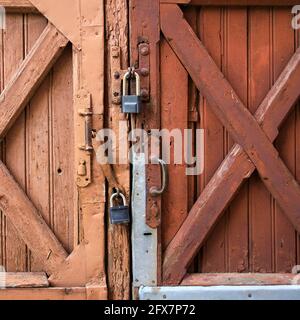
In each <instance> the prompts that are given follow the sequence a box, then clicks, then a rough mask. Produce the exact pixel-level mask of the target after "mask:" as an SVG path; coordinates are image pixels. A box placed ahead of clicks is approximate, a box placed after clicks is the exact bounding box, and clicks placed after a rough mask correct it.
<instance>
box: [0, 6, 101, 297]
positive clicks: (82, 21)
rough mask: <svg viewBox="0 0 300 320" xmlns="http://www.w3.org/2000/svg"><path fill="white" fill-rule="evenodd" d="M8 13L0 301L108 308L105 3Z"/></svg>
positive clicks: (1, 128)
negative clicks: (99, 147) (95, 148)
mask: <svg viewBox="0 0 300 320" xmlns="http://www.w3.org/2000/svg"><path fill="white" fill-rule="evenodd" d="M0 5H1V6H2V9H5V11H6V14H5V20H6V21H5V22H6V25H4V26H3V30H1V32H0V46H1V50H0V51H1V54H0V70H1V72H0V73H1V76H0V83H1V91H2V93H1V98H0V101H1V102H0V137H1V161H0V209H1V211H0V264H1V265H3V267H4V268H5V270H6V271H7V273H6V274H5V281H4V283H1V289H2V285H3V287H4V288H5V289H3V290H0V299H89V298H91V299H105V298H106V281H105V273H104V252H105V250H104V212H105V209H104V207H105V204H104V203H105V194H104V192H105V191H104V190H102V188H100V187H99V186H102V185H103V183H104V180H103V177H102V175H101V173H100V172H99V170H100V169H98V167H96V164H95V166H94V168H91V161H92V153H91V152H90V151H89V148H88V147H89V146H87V144H88V142H89V141H85V130H84V129H85V128H86V126H87V124H88V122H86V118H87V117H88V116H90V117H92V118H93V126H94V127H95V129H101V128H102V126H103V123H102V121H103V110H102V108H103V56H104V53H103V52H104V50H103V47H104V38H103V3H102V2H101V1H91V0H88V1H84V0H83V1H81V0H80V1H79V0H78V1H73V0H72V1H68V0H66V1H53V0H51V1H45V0H43V1H38V0H37V1H35V0H32V1H27V0H16V1H8V0H5V1H0ZM1 12H2V11H1ZM66 12H68V15H67V17H65V13H66ZM62 13H63V15H62ZM83 17H84V18H83ZM94 56H97V57H98V58H97V59H96V60H95V59H94ZM83 165H85V168H83V169H82V168H81V167H80V166H83ZM24 288H26V289H24Z"/></svg>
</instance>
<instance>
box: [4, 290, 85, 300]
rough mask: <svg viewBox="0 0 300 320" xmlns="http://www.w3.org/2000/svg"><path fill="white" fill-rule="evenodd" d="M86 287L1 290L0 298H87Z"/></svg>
mask: <svg viewBox="0 0 300 320" xmlns="http://www.w3.org/2000/svg"><path fill="white" fill-rule="evenodd" d="M86 298H87V293H86V288H33V289H32V288H27V289H4V290H0V300H4V301H5V300H34V301H37V300H86Z"/></svg>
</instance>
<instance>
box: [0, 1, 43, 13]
mask: <svg viewBox="0 0 300 320" xmlns="http://www.w3.org/2000/svg"><path fill="white" fill-rule="evenodd" d="M0 6H2V7H5V10H6V11H8V12H22V13H24V12H26V13H27V12H38V11H37V9H36V7H35V6H34V5H33V4H32V3H31V2H30V1H29V0H0Z"/></svg>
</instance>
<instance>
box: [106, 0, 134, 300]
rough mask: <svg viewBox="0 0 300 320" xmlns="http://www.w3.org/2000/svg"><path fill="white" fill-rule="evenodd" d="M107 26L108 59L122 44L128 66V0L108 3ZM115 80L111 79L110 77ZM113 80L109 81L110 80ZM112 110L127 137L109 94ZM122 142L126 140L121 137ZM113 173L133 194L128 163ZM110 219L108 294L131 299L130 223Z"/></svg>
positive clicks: (114, 122)
mask: <svg viewBox="0 0 300 320" xmlns="http://www.w3.org/2000/svg"><path fill="white" fill-rule="evenodd" d="M106 23H107V26H106V30H107V37H108V45H109V48H108V52H107V60H108V61H110V59H111V47H112V46H119V47H120V51H121V56H120V58H121V66H122V69H124V70H126V69H127V68H128V64H129V61H128V50H129V42H128V41H129V39H128V4H127V1H126V0H109V1H107V3H106ZM107 77H108V79H110V77H111V70H110V65H108V68H107ZM110 80H111V81H112V79H110ZM111 81H110V82H109V83H111ZM107 92H108V93H109V94H110V92H111V88H110V85H108V87H107ZM108 101H109V110H108V115H107V117H108V118H109V119H110V120H109V123H108V127H109V128H111V129H112V130H113V131H114V132H115V134H116V135H117V140H118V141H119V139H120V138H122V139H126V136H123V137H120V135H121V133H120V132H119V121H125V122H126V121H127V119H126V116H125V115H124V114H122V113H121V109H120V106H119V105H114V104H113V103H112V97H111V96H110V95H109V97H108ZM127 130H128V131H129V122H127ZM122 143H123V144H126V143H127V142H126V141H124V140H122ZM119 147H120V146H114V148H115V150H116V151H117V153H118V151H119ZM113 170H114V173H115V175H116V178H117V180H118V183H119V184H120V185H122V187H123V188H124V190H125V192H126V197H127V199H128V200H129V198H130V168H129V164H128V165H125V164H124V165H115V166H113ZM112 192H113V190H112V188H111V187H109V188H108V197H110V195H111V193H112ZM107 220H108V225H107V229H108V234H107V242H108V243H107V247H108V251H107V254H108V268H107V270H108V274H107V276H108V291H109V298H110V299H114V300H129V299H130V291H131V290H130V287H131V279H130V272H131V271H130V266H131V258H130V254H131V253H130V227H129V226H126V225H123V226H113V225H111V224H110V223H109V218H108V219H107Z"/></svg>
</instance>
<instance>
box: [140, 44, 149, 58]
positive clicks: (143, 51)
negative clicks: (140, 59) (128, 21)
mask: <svg viewBox="0 0 300 320" xmlns="http://www.w3.org/2000/svg"><path fill="white" fill-rule="evenodd" d="M148 54H149V46H143V47H142V48H141V55H142V56H147V55H148Z"/></svg>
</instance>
